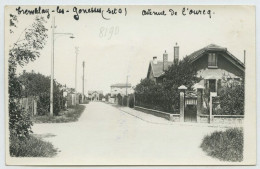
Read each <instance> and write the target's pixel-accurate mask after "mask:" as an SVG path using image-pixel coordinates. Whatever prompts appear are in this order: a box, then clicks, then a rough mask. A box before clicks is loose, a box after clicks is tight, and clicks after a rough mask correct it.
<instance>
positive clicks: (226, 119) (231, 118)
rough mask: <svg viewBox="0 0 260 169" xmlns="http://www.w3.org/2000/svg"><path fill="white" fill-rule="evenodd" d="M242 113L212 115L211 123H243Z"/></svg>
mask: <svg viewBox="0 0 260 169" xmlns="http://www.w3.org/2000/svg"><path fill="white" fill-rule="evenodd" d="M243 121H244V116H242V115H213V123H220V124H243Z"/></svg>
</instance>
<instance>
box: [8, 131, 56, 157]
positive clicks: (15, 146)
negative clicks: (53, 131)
mask: <svg viewBox="0 0 260 169" xmlns="http://www.w3.org/2000/svg"><path fill="white" fill-rule="evenodd" d="M56 154H57V149H55V148H54V147H53V145H52V144H51V143H49V142H45V141H42V140H41V139H39V138H36V137H34V136H29V137H27V138H24V139H18V138H17V137H16V136H13V135H12V136H11V137H10V156H11V157H53V156H55V155H56Z"/></svg>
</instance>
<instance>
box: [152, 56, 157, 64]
mask: <svg viewBox="0 0 260 169" xmlns="http://www.w3.org/2000/svg"><path fill="white" fill-rule="evenodd" d="M153 64H155V65H156V64H157V56H154V57H153Z"/></svg>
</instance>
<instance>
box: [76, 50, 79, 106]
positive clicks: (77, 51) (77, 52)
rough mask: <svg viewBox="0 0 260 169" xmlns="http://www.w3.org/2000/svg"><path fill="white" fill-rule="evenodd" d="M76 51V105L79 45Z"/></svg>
mask: <svg viewBox="0 0 260 169" xmlns="http://www.w3.org/2000/svg"><path fill="white" fill-rule="evenodd" d="M75 53H76V64H75V105H77V68H78V54H79V47H75Z"/></svg>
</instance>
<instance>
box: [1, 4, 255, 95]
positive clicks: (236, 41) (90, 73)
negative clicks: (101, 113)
mask: <svg viewBox="0 0 260 169" xmlns="http://www.w3.org/2000/svg"><path fill="white" fill-rule="evenodd" d="M16 7H17V6H16ZM16 7H15V6H14V7H12V6H10V7H8V10H6V13H12V14H17V12H16V11H15V8H16ZM89 7H90V6H77V8H78V9H79V8H89ZM110 7H111V6H110ZM183 7H185V8H189V9H195V10H196V9H205V10H211V12H212V13H211V18H210V17H209V16H208V15H200V16H198V15H197V16H194V15H188V14H186V16H183V15H182V9H183ZM23 8H25V7H23ZM26 8H28V9H29V8H31V9H33V7H26ZM43 8H44V6H43ZM45 8H49V9H56V6H53V7H50V6H49V7H46V6H45ZM64 8H65V7H64ZM107 8H108V7H107V6H106V7H104V6H103V7H102V9H107ZM113 8H114V7H113ZM117 8H119V6H117ZM120 8H122V9H124V8H127V15H126V16H125V15H123V14H115V15H108V14H105V16H106V17H108V18H110V20H105V19H103V18H102V16H101V15H100V14H90V13H88V14H80V17H79V20H75V19H74V18H73V15H74V14H75V13H73V12H72V11H73V7H72V6H67V7H66V9H68V10H70V12H69V13H65V14H63V15H61V14H56V15H55V21H56V26H57V27H56V29H55V32H57V33H73V35H74V36H75V38H74V39H70V38H69V36H66V35H64V36H58V35H56V36H55V43H54V50H55V55H54V58H55V64H54V72H55V74H54V77H55V79H56V80H57V81H58V82H59V83H61V84H66V85H67V86H68V87H75V72H76V71H75V65H76V54H75V47H78V48H79V54H78V59H77V61H78V62H77V65H78V67H77V74H76V76H77V89H78V91H79V92H82V74H83V69H82V62H83V61H85V93H86V92H87V91H88V90H103V91H104V93H107V92H109V91H110V85H112V84H114V83H126V77H127V76H128V81H129V82H130V83H131V84H132V85H136V84H138V83H139V82H140V80H141V79H144V78H145V77H146V75H147V71H148V65H149V61H150V60H152V58H153V56H157V58H158V60H162V56H163V53H164V51H165V50H166V51H167V53H168V60H173V47H174V45H175V43H178V45H179V47H180V59H181V58H183V57H184V56H186V55H189V54H191V53H192V52H194V51H196V50H199V49H201V48H203V47H205V46H207V45H209V44H216V45H219V46H222V47H226V48H227V49H228V51H229V52H231V53H232V54H233V55H234V56H236V57H237V58H238V59H240V60H241V61H243V59H244V53H243V51H244V50H246V57H255V17H254V14H255V13H254V10H253V8H252V7H246V6H244V7H242V6H214V7H213V6H150V7H148V6H121V7H120ZM148 9H151V10H152V11H163V10H165V11H166V12H167V16H155V15H152V16H151V15H149V16H148V15H146V16H142V11H143V10H148ZM169 9H173V10H174V11H177V12H178V14H177V15H175V16H170V15H169V12H168V11H169ZM42 16H44V17H45V18H46V20H47V23H46V27H47V28H48V29H49V31H48V35H49V38H48V39H47V43H46V46H45V47H44V49H43V50H42V51H41V56H40V57H39V58H38V59H37V60H36V61H34V62H31V63H29V64H28V65H26V66H24V67H22V68H21V67H19V68H18V73H19V72H22V71H23V70H26V71H31V70H34V71H35V72H39V73H41V74H44V75H47V76H49V75H50V73H51V21H52V18H53V16H54V13H51V16H50V18H49V19H47V17H46V15H44V14H43V15H42ZM6 18H7V19H8V17H6ZM34 18H35V15H18V20H19V23H18V25H17V26H18V28H17V29H16V30H15V33H14V34H13V35H11V36H10V35H8V36H10V37H6V38H7V39H6V44H8V47H10V46H12V44H13V42H14V41H15V40H16V39H17V38H18V36H19V35H20V34H21V32H22V31H23V30H24V28H26V27H28V26H29V25H30V24H31V23H32V21H33V19H34ZM6 22H7V21H6ZM7 23H8V22H7ZM6 29H8V27H6Z"/></svg>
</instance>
